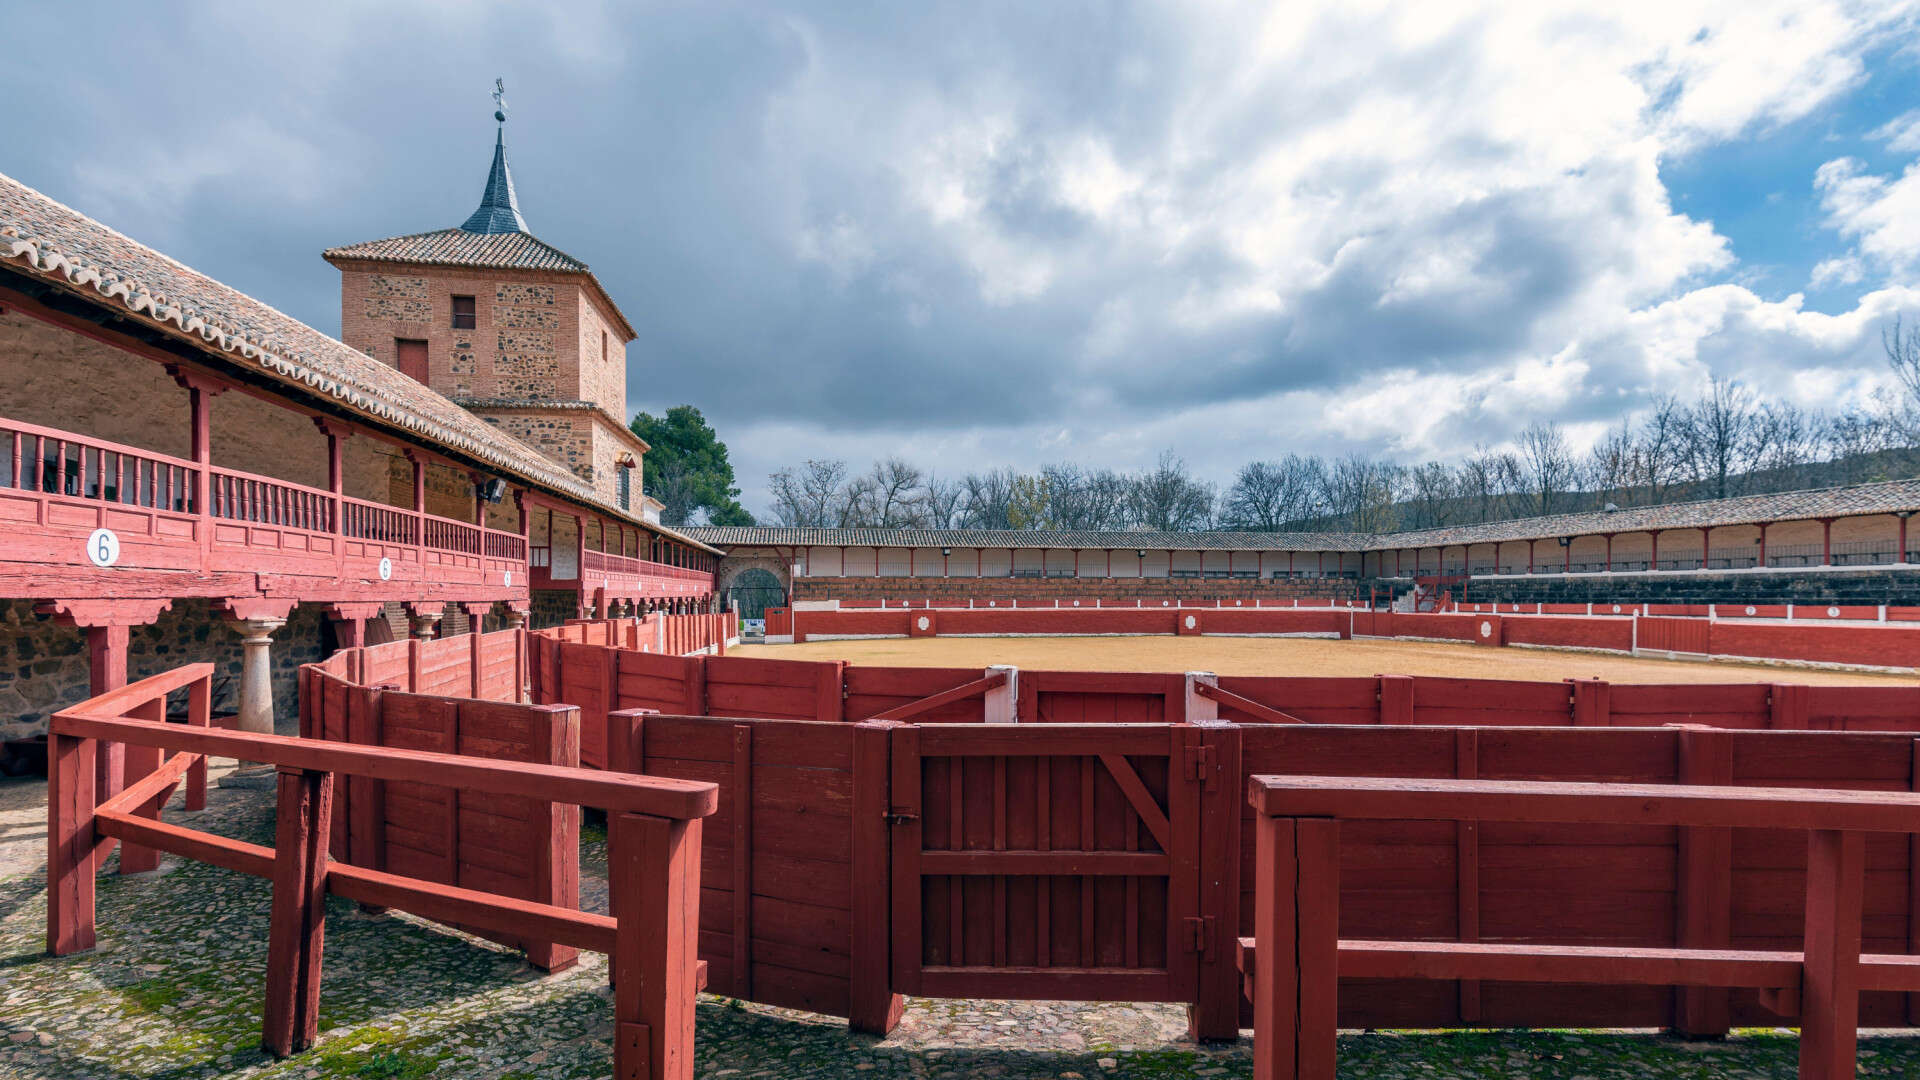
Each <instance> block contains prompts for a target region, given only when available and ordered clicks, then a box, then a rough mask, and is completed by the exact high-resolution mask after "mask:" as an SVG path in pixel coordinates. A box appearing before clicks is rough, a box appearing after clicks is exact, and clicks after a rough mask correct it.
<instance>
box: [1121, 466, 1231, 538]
mask: <svg viewBox="0 0 1920 1080" xmlns="http://www.w3.org/2000/svg"><path fill="white" fill-rule="evenodd" d="M1129 502H1130V504H1131V506H1132V511H1133V515H1132V516H1133V521H1134V524H1136V525H1139V526H1140V527H1141V528H1144V529H1153V530H1157V531H1160V532H1189V531H1192V530H1194V529H1204V528H1206V527H1207V525H1208V524H1209V523H1210V522H1211V521H1212V519H1213V485H1211V484H1207V483H1203V482H1201V481H1199V480H1196V479H1194V478H1193V476H1192V475H1191V474H1189V473H1188V472H1187V463H1186V462H1184V461H1182V460H1180V458H1179V457H1178V456H1177V455H1176V454H1174V452H1173V451H1171V450H1166V451H1162V452H1161V454H1160V459H1159V461H1157V462H1155V464H1154V467H1153V468H1152V469H1151V470H1150V471H1148V472H1144V473H1141V474H1140V475H1139V476H1136V477H1134V478H1133V484H1132V491H1131V498H1130V500H1129Z"/></svg>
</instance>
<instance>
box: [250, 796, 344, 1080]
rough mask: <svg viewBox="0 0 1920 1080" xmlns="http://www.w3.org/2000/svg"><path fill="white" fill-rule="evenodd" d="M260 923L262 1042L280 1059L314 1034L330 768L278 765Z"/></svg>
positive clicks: (322, 928)
mask: <svg viewBox="0 0 1920 1080" xmlns="http://www.w3.org/2000/svg"><path fill="white" fill-rule="evenodd" d="M279 774H280V792H279V794H280V806H279V813H278V823H277V827H276V829H275V832H274V847H273V914H272V917H271V921H270V922H269V924H268V928H267V1004H266V1013H265V1023H264V1031H263V1034H262V1036H261V1045H262V1046H264V1047H265V1048H266V1050H267V1052H268V1053H270V1054H272V1055H274V1056H275V1057H286V1056H287V1055H289V1054H292V1053H294V1052H296V1051H299V1050H305V1049H306V1048H307V1047H309V1046H312V1045H313V1040H314V1038H315V1037H316V1036H317V1035H318V1034H319V1032H320V950H321V944H322V939H323V938H324V937H325V934H326V918H327V849H326V843H327V840H326V838H327V834H328V830H329V824H328V822H329V819H330V817H331V816H332V813H333V774H332V773H326V772H312V771H309V770H305V769H295V768H289V767H286V766H281V767H280V769H279Z"/></svg>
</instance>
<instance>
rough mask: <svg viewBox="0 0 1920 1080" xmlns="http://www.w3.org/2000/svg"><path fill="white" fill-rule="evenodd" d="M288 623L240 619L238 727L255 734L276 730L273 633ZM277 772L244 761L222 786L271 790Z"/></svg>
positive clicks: (224, 779)
mask: <svg viewBox="0 0 1920 1080" xmlns="http://www.w3.org/2000/svg"><path fill="white" fill-rule="evenodd" d="M286 624H287V620H286V619H283V618H279V619H276V618H260V619H239V620H236V622H235V625H236V627H237V628H238V630H239V631H240V716H239V718H238V720H237V722H236V724H235V726H236V727H237V728H238V729H239V730H241V731H244V732H249V733H252V734H255V735H272V734H273V733H274V730H273V654H272V646H273V632H274V631H275V630H278V629H280V628H281V627H282V626H285V625H286ZM274 777H275V770H274V767H273V766H271V765H256V764H254V763H252V762H246V761H242V762H240V763H239V767H238V768H236V769H235V770H234V771H233V772H230V773H228V774H227V775H225V776H223V777H221V778H220V786H221V787H244V788H270V787H273V786H274V783H275V780H274Z"/></svg>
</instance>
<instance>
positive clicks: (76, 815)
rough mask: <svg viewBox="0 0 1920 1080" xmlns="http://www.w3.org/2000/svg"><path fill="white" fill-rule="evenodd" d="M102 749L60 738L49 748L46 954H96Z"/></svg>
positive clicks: (52, 737)
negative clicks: (96, 824) (97, 783)
mask: <svg viewBox="0 0 1920 1080" xmlns="http://www.w3.org/2000/svg"><path fill="white" fill-rule="evenodd" d="M98 746H99V744H98V743H96V742H95V741H94V740H92V739H77V738H74V737H73V736H71V735H62V734H60V733H58V732H55V733H53V734H52V735H50V736H48V744H47V952H48V953H49V954H51V955H53V956H66V955H68V954H70V953H77V952H85V951H87V950H88V949H91V948H93V943H94V933H93V914H94V909H93V868H94V865H95V864H94V858H95V855H94V853H95V850H96V849H97V848H98V846H99V838H98V836H97V835H96V834H95V832H94V829H93V808H94V806H95V801H94V797H93V785H94V780H95V772H94V768H95V766H94V758H95V756H96V754H97V753H98Z"/></svg>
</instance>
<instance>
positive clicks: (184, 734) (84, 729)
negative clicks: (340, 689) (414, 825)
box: [52, 665, 720, 820]
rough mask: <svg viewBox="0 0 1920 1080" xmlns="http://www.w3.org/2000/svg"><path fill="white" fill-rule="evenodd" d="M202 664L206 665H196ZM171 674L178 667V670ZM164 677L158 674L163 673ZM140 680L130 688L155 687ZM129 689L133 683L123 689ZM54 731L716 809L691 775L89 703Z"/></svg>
mask: <svg viewBox="0 0 1920 1080" xmlns="http://www.w3.org/2000/svg"><path fill="white" fill-rule="evenodd" d="M196 666H205V665H196ZM176 674H177V673H176ZM167 677H168V676H157V678H162V679H164V678H167ZM150 682H153V680H146V681H145V682H142V683H136V684H135V687H145V688H146V689H147V694H146V699H147V700H151V698H152V697H153V696H155V695H154V692H153V689H152V688H151V687H147V683H150ZM128 689H129V690H131V689H134V687H129V688H128ZM52 728H53V732H54V734H56V735H69V736H74V737H76V738H83V739H104V740H106V741H109V742H116V743H124V744H128V745H132V746H157V747H161V748H162V749H166V750H175V751H185V752H187V753H190V754H208V755H218V756H222V757H232V758H238V759H240V760H242V761H260V762H265V763H267V764H270V765H282V766H287V767H289V768H295V769H308V770H312V771H315V772H337V773H345V774H347V775H349V776H366V777H371V778H373V779H375V780H400V781H413V782H415V783H425V784H438V785H441V786H445V787H457V788H460V789H461V790H463V791H484V792H487V793H489V794H493V795H514V796H519V797H522V798H528V799H536V800H541V801H551V802H566V803H578V804H580V805H583V806H594V807H600V808H602V809H605V810H608V811H627V812H632V813H636V814H649V815H652V816H654V817H663V818H674V819H682V820H684V819H687V818H698V817H705V816H707V815H708V814H711V813H713V812H714V811H715V810H716V809H718V808H719V805H720V799H719V788H718V786H717V785H714V784H710V783H703V782H697V781H692V780H667V779H661V778H656V777H643V776H624V775H618V774H611V773H602V772H595V771H593V770H589V769H575V768H567V767H565V766H559V765H536V764H531V763H521V762H497V763H496V762H486V761H481V760H478V759H475V758H471V757H463V756H461V755H459V754H436V753H430V752H428V751H424V750H396V749H392V748H389V747H361V746H352V745H349V744H345V743H335V742H322V741H319V740H315V739H297V738H291V737H288V736H285V735H256V734H253V733H251V732H241V731H216V730H211V729H207V728H199V727H190V726H182V725H180V724H161V723H154V722H152V721H147V720H125V719H120V718H118V717H112V716H103V715H97V714H95V712H94V709H93V703H92V702H83V703H82V704H81V705H78V706H75V707H74V708H72V709H68V710H65V711H63V712H58V713H55V714H54V716H53V723H52Z"/></svg>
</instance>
